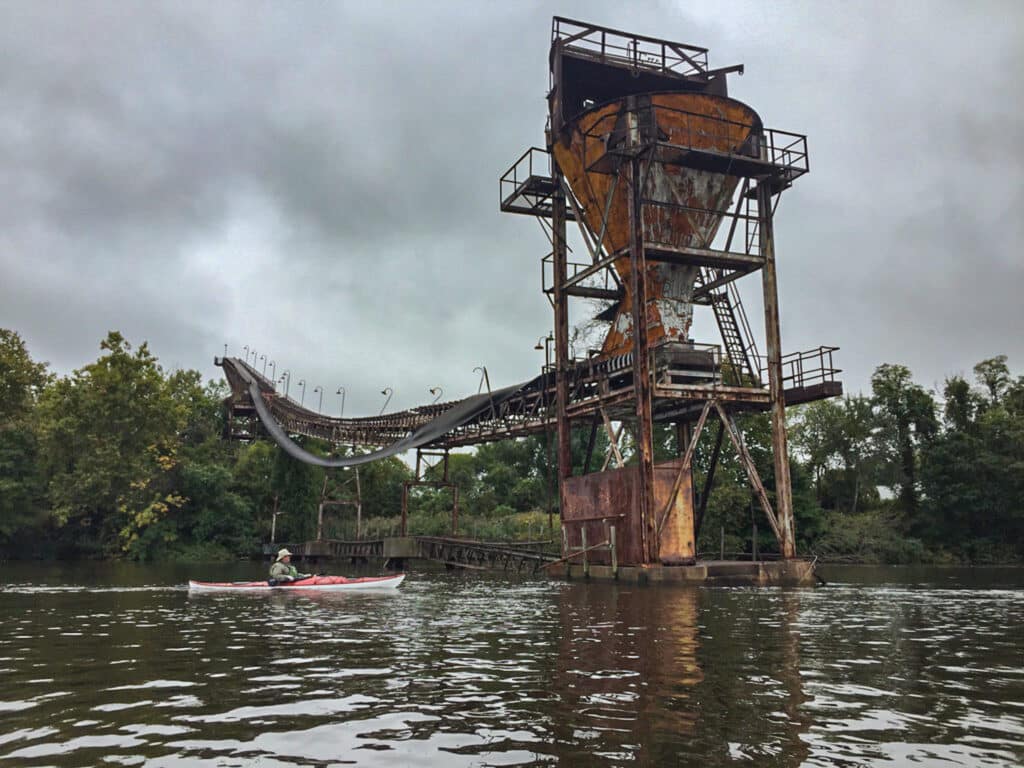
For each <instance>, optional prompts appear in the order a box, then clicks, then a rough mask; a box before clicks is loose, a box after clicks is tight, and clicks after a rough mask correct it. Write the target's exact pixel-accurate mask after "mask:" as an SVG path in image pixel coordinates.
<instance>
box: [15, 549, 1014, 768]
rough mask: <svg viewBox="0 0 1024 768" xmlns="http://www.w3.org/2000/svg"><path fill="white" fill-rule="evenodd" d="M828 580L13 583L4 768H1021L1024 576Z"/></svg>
mask: <svg viewBox="0 0 1024 768" xmlns="http://www.w3.org/2000/svg"><path fill="white" fill-rule="evenodd" d="M824 573H825V576H826V578H828V579H829V581H830V582H831V584H830V586H828V587H826V588H822V589H813V590H787V591H782V590H777V589H767V590H757V589H686V588H636V587H624V586H620V587H617V586H612V585H607V584H580V583H572V584H565V583H559V582H548V581H540V580H518V579H512V578H506V577H502V576H495V575H479V574H471V575H454V574H444V573H418V572H413V573H412V574H411V575H410V576H409V578H408V579H407V580H406V583H405V584H404V585H403V586H402V588H401V589H400V590H399V591H398V592H397V593H395V594H371V593H341V594H334V595H322V596H302V595H295V594H270V595H266V594H264V595H253V594H249V595H240V594H229V595H201V596H189V594H188V592H187V591H186V590H185V589H184V587H183V584H184V582H185V579H186V577H187V576H188V575H189V574H188V573H187V572H186V571H185V570H183V569H180V568H177V569H176V568H153V567H150V568H147V567H129V566H88V565H86V566H83V565H75V566H46V567H43V566H37V565H31V566H26V565H24V564H12V563H7V564H5V565H0V583H2V584H4V585H6V586H5V588H4V589H3V590H2V591H0V622H2V632H0V764H4V765H7V764H10V765H19V766H22V765H24V766H42V765H55V766H71V765H75V766H78V765H81V766H95V765H151V766H296V765H317V766H336V765H337V766H341V765H360V766H487V765H502V766H505V765H544V764H558V765H566V766H576V765H579V766H605V765H699V766H718V765H758V766H774V765H779V766H798V765H805V766H903V765H908V766H911V765H912V766H936V767H941V768H949V767H950V766H1020V765H1024V572H1021V571H1014V570H999V569H986V570H975V571H970V570H916V571H915V570H901V569H879V568H845V569H838V568H832V569H827V568H826V569H825V570H824ZM259 574H260V571H259V569H258V567H257V566H255V565H254V566H252V567H247V566H246V567H242V566H231V567H230V568H226V567H224V566H219V567H216V568H213V567H210V568H207V569H203V571H202V573H201V574H199V575H200V576H203V577H209V578H217V579H226V578H248V577H252V576H257V575H259ZM192 575H196V574H195V573H193V574H192Z"/></svg>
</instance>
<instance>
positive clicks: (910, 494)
mask: <svg viewBox="0 0 1024 768" xmlns="http://www.w3.org/2000/svg"><path fill="white" fill-rule="evenodd" d="M871 390H872V394H873V403H874V405H875V407H876V408H877V415H878V417H879V422H880V427H879V448H880V454H881V456H882V457H883V459H884V460H885V461H886V463H887V465H888V468H889V473H888V475H889V478H891V480H892V481H893V482H894V484H895V485H896V486H897V487H898V488H899V504H900V507H901V508H902V510H903V512H904V514H905V516H906V518H907V522H908V524H909V525H910V526H913V525H915V524H916V517H917V512H918V506H919V489H918V482H917V480H918V448H919V447H920V446H921V445H922V444H924V443H926V442H927V441H928V440H930V439H931V438H932V437H934V435H935V433H936V431H937V428H938V421H937V419H936V417H935V400H934V399H933V398H932V395H931V393H929V392H928V391H927V390H925V389H924V388H923V387H921V385H919V384H916V383H914V382H913V381H912V380H911V374H910V370H909V369H908V368H907V367H905V366H902V365H890V364H888V363H887V364H885V365H880V366H878V368H876V369H875V372H874V374H873V375H872V377H871Z"/></svg>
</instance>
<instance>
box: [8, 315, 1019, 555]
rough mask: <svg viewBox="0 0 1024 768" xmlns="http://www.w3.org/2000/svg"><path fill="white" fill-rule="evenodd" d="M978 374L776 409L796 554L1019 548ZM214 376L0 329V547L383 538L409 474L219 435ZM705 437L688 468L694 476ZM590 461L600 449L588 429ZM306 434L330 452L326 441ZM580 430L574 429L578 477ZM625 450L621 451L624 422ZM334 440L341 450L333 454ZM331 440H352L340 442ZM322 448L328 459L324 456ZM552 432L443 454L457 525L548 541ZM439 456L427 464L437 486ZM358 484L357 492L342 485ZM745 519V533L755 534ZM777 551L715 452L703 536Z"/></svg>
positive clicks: (419, 514) (1004, 432)
mask: <svg viewBox="0 0 1024 768" xmlns="http://www.w3.org/2000/svg"><path fill="white" fill-rule="evenodd" d="M974 374H975V376H974V381H967V380H966V379H964V378H963V377H959V376H953V377H951V378H950V379H948V380H947V382H946V384H945V387H944V389H943V391H942V393H941V394H938V393H935V392H931V391H929V390H927V389H925V388H924V387H922V386H920V385H919V384H916V383H915V382H914V381H913V378H912V375H911V373H910V371H909V370H908V369H907V368H905V367H903V366H900V365H882V366H879V367H878V369H877V370H876V371H875V374H874V376H873V377H872V391H871V394H870V395H854V396H847V397H845V398H842V399H839V400H829V401H820V402H817V403H813V404H810V405H807V406H802V407H800V408H793V409H790V411H789V420H790V429H791V432H790V435H791V441H790V442H791V470H792V479H793V488H794V514H795V517H796V524H797V532H798V542H799V546H800V549H801V550H802V551H804V552H816V553H818V554H819V555H821V556H823V557H826V558H829V559H849V560H857V561H872V562H935V561H940V562H963V561H967V562H1006V561H1019V560H1020V559H1022V558H1024V509H1022V505H1021V500H1022V499H1024V487H1022V486H1024V377H1021V376H1018V377H1016V378H1014V377H1013V376H1012V375H1011V373H1010V371H1009V368H1008V367H1007V361H1006V358H1005V357H1004V356H1000V357H996V358H992V359H989V360H985V361H982V362H981V363H979V364H978V365H977V366H976V367H975V369H974ZM227 394H228V393H227V389H226V386H225V385H224V384H223V383H222V382H214V381H211V382H206V383H204V382H203V381H202V377H201V375H200V374H199V373H198V372H197V371H194V370H174V371H166V370H164V369H163V368H162V367H161V366H160V364H159V360H158V359H157V357H156V356H155V355H154V354H153V353H152V351H151V350H150V349H149V347H148V345H147V344H146V343H142V344H140V345H138V346H133V345H132V344H131V343H130V342H129V341H128V340H127V339H125V338H124V337H123V336H122V335H121V334H120V333H117V332H111V333H110V334H109V335H108V336H107V338H106V339H104V340H103V341H102V342H101V344H100V355H99V356H98V358H97V359H96V360H95V361H94V362H92V363H89V364H87V365H85V366H83V367H82V368H80V369H78V370H76V371H74V372H73V373H71V374H69V375H67V376H57V375H55V374H54V373H53V372H52V371H50V369H49V367H48V365H47V364H45V363H42V362H39V361H36V360H34V359H33V358H32V356H31V354H30V353H29V351H28V349H27V348H26V345H25V343H24V341H23V340H22V338H21V337H20V335H19V334H18V333H17V332H15V331H12V330H6V329H0V556H3V557H43V558H84V557H126V558H133V559H140V560H147V559H191V560H209V559H223V558H230V557H240V556H250V555H251V554H253V553H254V552H256V551H258V550H259V548H260V547H261V546H262V545H263V544H264V543H265V542H267V541H268V540H269V538H270V532H271V528H272V527H273V529H274V532H275V535H276V540H277V541H298V540H306V539H311V538H313V537H315V535H316V528H317V509H318V506H319V505H320V502H321V500H322V499H324V498H327V499H329V500H333V501H347V502H350V503H348V504H344V505H332V506H329V507H328V508H327V509H328V510H329V513H328V514H327V516H326V522H325V535H327V536H332V537H349V536H354V535H355V532H356V519H355V504H354V502H355V501H356V499H357V498H358V499H359V500H361V519H360V521H359V525H360V529H361V532H362V534H363V535H365V536H379V535H389V534H393V533H395V532H396V531H397V526H398V518H399V513H400V504H401V494H402V487H403V483H404V482H405V481H407V480H410V479H412V471H411V470H410V468H409V467H408V466H407V465H406V464H405V463H404V462H403V461H401V460H400V459H398V458H395V457H392V458H390V459H384V460H380V461H376V462H373V463H371V464H366V465H363V466H362V467H360V469H359V470H358V471H359V478H358V483H356V482H355V472H356V470H354V469H344V470H327V471H325V470H323V469H321V468H317V467H311V466H308V465H305V464H301V463H298V462H295V461H293V460H292V459H290V458H289V457H288V456H286V455H285V454H284V453H283V452H282V451H280V450H279V449H278V448H277V447H276V446H275V445H273V444H272V443H270V442H269V441H262V440H257V441H251V442H239V441H230V440H225V439H224V432H225V415H224V414H225V412H224V408H223V400H224V398H225V397H226V396H227ZM741 422H742V424H741V427H742V429H743V431H744V435H745V439H746V442H747V447H748V449H749V450H750V453H751V455H752V457H753V459H754V461H755V463H756V465H757V467H758V471H759V473H760V474H761V477H762V479H763V480H764V481H765V485H766V486H767V488H768V490H769V493H772V491H773V488H774V478H773V469H772V461H771V433H770V428H769V425H768V420H767V417H766V416H765V415H764V414H752V415H746V416H743V417H742V418H741ZM711 433H712V430H705V434H704V435H703V436H702V438H701V440H702V441H703V444H702V445H701V450H700V451H699V452H698V454H697V459H696V462H695V483H694V487H695V488H698V489H700V488H702V487H703V482H704V477H705V476H706V473H707V471H708V466H707V463H706V462H707V457H708V455H709V454H710V452H711V442H710V441H711V440H712V439H713V437H712V435H711ZM596 437H597V439H596V441H595V442H594V450H593V455H594V457H595V458H594V460H593V462H592V463H591V465H590V467H589V469H590V470H591V471H593V470H596V469H599V468H600V463H601V461H602V459H603V456H604V454H605V452H606V451H607V448H608V440H607V437H606V435H605V434H604V432H603V430H600V431H599V432H598V434H597V436H596ZM656 437H657V445H656V458H658V459H665V458H669V457H671V456H674V455H677V454H678V451H679V446H678V445H677V444H676V440H677V435H676V431H675V430H674V429H670V428H668V427H659V428H658V430H657V435H656ZM302 442H303V444H304V446H305V447H306V448H307V449H309V450H312V451H314V452H319V453H321V454H323V455H327V454H329V453H330V452H331V451H332V447H331V446H329V445H327V444H324V443H321V442H318V441H315V440H310V439H302ZM589 442H590V430H589V429H581V430H578V431H577V430H574V433H573V435H572V441H571V444H572V452H573V464H574V466H575V468H576V471H577V472H582V471H583V470H584V465H585V463H586V454H587V446H588V443H589ZM624 443H625V444H624V446H623V454H624V456H625V459H626V461H627V463H628V462H631V461H634V460H635V451H633V450H632V449H631V441H630V439H629V433H628V430H627V433H626V438H625V440H624ZM334 450H336V449H334ZM342 450H345V451H351V450H356V449H352V448H346V449H342ZM334 455H338V454H337V453H336V452H335V454H334ZM556 465H557V459H556V457H555V440H554V437H553V435H546V434H542V435H536V436H532V437H529V438H525V439H520V440H507V441H504V442H499V443H491V444H487V445H483V446H480V447H479V448H478V449H477V450H475V451H473V452H465V453H456V454H452V455H451V457H450V461H449V480H450V481H451V482H453V483H456V484H458V486H459V527H460V532H461V533H463V534H469V535H473V536H476V537H479V538H487V539H511V538H520V539H523V538H530V539H546V538H552V539H553V540H554V541H555V542H557V541H558V539H559V536H558V522H557V521H558V517H557V492H556V491H555V490H554V489H555V487H556V486H555V483H554V478H553V477H552V475H551V472H552V470H553V467H554V466H556ZM440 472H441V468H440V466H437V467H435V468H433V469H431V470H428V472H427V477H428V478H429V479H434V480H440V479H441V476H440ZM357 487H358V489H359V493H358V495H357V494H356V488H357ZM452 501H453V499H452V495H451V490H450V489H449V488H430V487H414V488H412V489H410V498H409V510H410V517H409V526H410V531H411V532H413V533H423V534H443V533H447V532H448V531H449V530H450V526H451V511H452ZM755 525H756V532H755ZM755 536H756V538H757V548H758V550H759V551H760V552H770V551H772V550H773V549H774V547H775V545H774V541H773V540H772V538H771V535H770V532H769V531H768V528H767V525H765V524H764V523H763V522H762V521H759V513H758V510H757V508H756V505H754V503H753V499H752V493H751V489H750V486H749V484H748V483H747V480H746V478H745V475H744V474H743V471H742V468H741V467H740V465H739V462H738V461H737V460H736V457H735V456H731V455H729V452H727V451H723V453H722V459H721V462H720V465H719V467H718V470H717V472H716V474H715V480H714V487H713V490H712V492H711V494H710V496H709V500H708V504H707V514H706V521H705V524H704V526H703V528H702V532H701V538H700V540H699V542H698V548H699V549H701V550H702V551H708V552H711V551H718V549H719V548H720V547H722V546H724V547H725V548H726V549H727V550H728V551H730V552H749V551H751V549H752V548H753V547H754V546H755V543H754V537H755Z"/></svg>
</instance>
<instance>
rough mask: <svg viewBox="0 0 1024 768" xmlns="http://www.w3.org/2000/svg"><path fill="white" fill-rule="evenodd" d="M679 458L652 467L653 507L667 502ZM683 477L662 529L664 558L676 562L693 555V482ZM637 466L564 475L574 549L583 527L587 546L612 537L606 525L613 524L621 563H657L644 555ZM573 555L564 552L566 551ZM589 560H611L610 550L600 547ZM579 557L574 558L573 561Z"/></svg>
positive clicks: (568, 530) (568, 534)
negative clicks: (571, 475) (585, 473)
mask: <svg viewBox="0 0 1024 768" xmlns="http://www.w3.org/2000/svg"><path fill="white" fill-rule="evenodd" d="M680 463H681V460H679V459H676V460H674V461H669V462H664V463H662V464H656V465H655V467H654V508H655V509H656V510H658V511H659V513H660V511H662V510H664V509H665V506H666V505H667V504H668V499H669V495H670V494H671V492H672V484H673V483H674V481H675V479H676V475H677V474H678V473H679V466H680ZM688 475H689V473H687V477H685V478H684V482H683V485H682V487H681V488H680V491H679V494H678V496H677V499H676V504H675V505H674V506H673V510H672V512H671V513H670V515H669V517H668V519H667V520H666V523H665V525H664V527H663V529H662V534H661V540H660V544H661V559H662V560H665V558H666V557H669V561H670V562H672V563H676V562H679V563H682V562H684V561H690V560H692V559H693V557H694V535H693V487H692V482H691V480H690V478H689V476H688ZM638 480H639V471H638V468H637V467H636V466H635V465H634V466H629V467H623V468H621V469H610V470H606V471H604V472H593V473H591V474H589V475H581V476H578V477H570V478H566V479H565V480H564V481H563V493H564V502H565V506H564V507H563V509H562V523H563V525H565V530H566V543H567V544H568V546H569V547H570V549H571V548H573V547H580V546H582V543H583V536H582V530H583V529H584V528H585V529H586V531H587V546H593V545H594V544H601V543H602V542H605V541H607V540H608V526H609V525H614V526H615V539H616V545H617V553H616V559H617V561H618V563H619V565H640V564H643V563H649V562H654V560H653V559H652V558H649V557H645V555H644V551H643V546H642V537H641V519H640V510H639V508H638V506H637V500H638V499H637V491H638V485H639V483H638ZM570 554H572V553H571V551H566V552H563V553H562V555H563V556H567V555H570ZM587 559H588V560H589V562H591V563H595V564H601V565H608V564H610V563H611V553H609V552H608V551H607V550H604V549H597V550H593V551H591V552H588V553H587ZM580 561H581V558H580V557H575V558H573V562H574V563H578V562H580Z"/></svg>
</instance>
